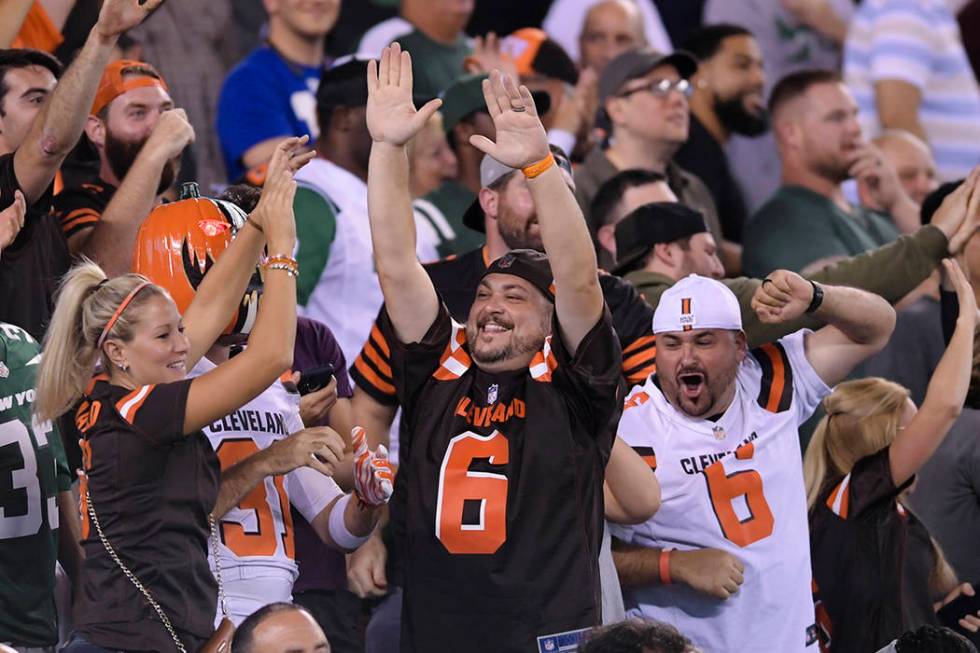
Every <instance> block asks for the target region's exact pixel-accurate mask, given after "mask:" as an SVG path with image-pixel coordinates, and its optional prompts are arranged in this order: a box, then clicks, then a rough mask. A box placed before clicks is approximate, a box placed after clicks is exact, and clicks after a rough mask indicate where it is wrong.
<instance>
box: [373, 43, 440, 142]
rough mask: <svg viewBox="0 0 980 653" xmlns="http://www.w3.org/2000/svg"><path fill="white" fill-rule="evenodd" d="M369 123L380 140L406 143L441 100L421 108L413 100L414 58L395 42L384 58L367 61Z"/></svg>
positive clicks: (387, 49)
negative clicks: (417, 108)
mask: <svg viewBox="0 0 980 653" xmlns="http://www.w3.org/2000/svg"><path fill="white" fill-rule="evenodd" d="M367 86H368V103H367V126H368V131H369V132H370V133H371V138H372V139H374V141H375V142H378V143H388V144H389V145H404V144H405V143H407V142H408V141H409V140H410V139H411V138H412V137H413V136H415V134H417V133H418V132H419V131H420V130H421V129H422V127H424V126H425V123H426V122H428V120H429V118H430V117H432V114H433V113H435V112H436V110H437V109H438V108H439V106H440V105H441V104H442V100H432V101H430V102H429V103H427V104H426V105H425V106H424V107H422V108H421V109H419V110H416V109H415V103H414V102H412V58H411V57H410V56H409V54H408V53H407V52H402V51H401V47H400V46H399V45H398V44H397V43H392V44H391V45H390V46H388V47H387V48H385V49H384V50H383V51H382V52H381V61H380V62H375V61H374V60H372V61H370V62H369V63H368V72H367Z"/></svg>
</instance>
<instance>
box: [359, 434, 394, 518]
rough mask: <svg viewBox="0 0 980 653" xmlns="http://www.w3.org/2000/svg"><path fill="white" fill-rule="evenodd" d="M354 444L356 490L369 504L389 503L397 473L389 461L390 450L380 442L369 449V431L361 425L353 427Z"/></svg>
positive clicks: (362, 500)
mask: <svg viewBox="0 0 980 653" xmlns="http://www.w3.org/2000/svg"><path fill="white" fill-rule="evenodd" d="M350 434H351V442H352V443H353V446H354V492H355V493H356V494H357V498H358V499H360V500H361V502H363V503H366V504H367V505H369V506H375V507H376V506H382V505H384V504H386V503H388V499H390V498H391V493H392V491H393V490H394V485H393V484H394V480H395V475H394V473H393V472H392V469H391V463H390V462H389V461H388V450H387V449H386V448H385V446H384V445H383V444H379V445H378V448H377V449H375V450H374V451H370V450H368V446H367V433H366V432H365V431H364V429H362V428H361V427H360V426H355V427H354V428H353V429H351V432H350Z"/></svg>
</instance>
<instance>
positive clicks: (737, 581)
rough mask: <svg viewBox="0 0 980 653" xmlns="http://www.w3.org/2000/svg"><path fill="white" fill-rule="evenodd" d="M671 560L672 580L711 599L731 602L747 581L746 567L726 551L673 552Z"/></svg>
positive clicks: (697, 550)
mask: <svg viewBox="0 0 980 653" xmlns="http://www.w3.org/2000/svg"><path fill="white" fill-rule="evenodd" d="M670 556H671V557H670V569H671V576H672V577H674V578H676V579H677V580H679V581H682V582H684V583H685V584H686V585H688V586H690V587H691V588H692V589H695V590H697V591H699V592H702V593H704V594H707V595H708V596H713V597H715V598H718V599H727V598H730V597H731V596H732V595H733V594H735V593H736V592H737V591H738V588H739V586H740V585H741V584H742V583H743V582H744V581H745V577H744V576H743V575H742V574H743V573H744V572H745V565H743V564H742V562H741V561H740V560H739V559H738V558H736V557H735V556H733V555H731V554H730V553H728V552H727V551H721V550H720V549H695V550H693V551H672V552H671V553H670Z"/></svg>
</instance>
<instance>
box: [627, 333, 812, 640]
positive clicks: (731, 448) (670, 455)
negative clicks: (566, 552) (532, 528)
mask: <svg viewBox="0 0 980 653" xmlns="http://www.w3.org/2000/svg"><path fill="white" fill-rule="evenodd" d="M806 333H808V332H806V331H799V332H797V333H794V334H792V335H790V336H788V337H786V338H783V339H781V340H779V341H778V342H777V343H773V344H769V345H766V346H764V347H761V348H760V349H757V350H754V351H753V352H751V354H750V355H748V356H746V359H745V361H744V362H743V363H742V365H741V366H740V367H739V370H738V373H737V375H736V380H735V383H736V392H735V398H734V401H733V402H732V404H731V406H729V408H728V410H727V411H725V413H724V414H723V415H722V416H721V417H720V418H719V419H718V420H717V421H712V420H705V419H697V418H691V417H689V416H687V415H686V414H684V413H683V412H681V411H679V410H676V409H675V408H674V407H673V406H671V404H670V403H669V402H668V401H667V399H666V398H665V397H664V395H663V393H662V392H661V390H660V388H659V386H658V384H657V380H656V377H655V376H654V377H651V378H649V379H647V382H646V383H645V384H644V385H643V386H641V387H637V388H634V390H633V391H632V392H631V393H630V395H629V396H628V397H627V399H626V410H625V411H624V412H623V417H622V420H621V421H620V423H619V437H620V438H622V439H623V440H624V441H626V443H627V444H629V445H630V446H632V447H633V448H634V449H635V450H636V451H637V452H638V453H639V454H640V455H641V456H643V457H644V459H645V460H646V461H647V462H648V463H649V464H650V465H651V466H652V467H655V469H656V474H657V478H658V479H659V481H660V485H661V492H662V501H663V502H662V506H661V508H660V510H659V511H658V512H657V514H656V515H654V517H653V518H652V519H650V520H649V521H647V522H645V523H643V524H639V525H637V526H630V527H622V526H614V528H613V535H614V536H615V537H618V538H619V539H621V540H624V541H627V542H630V543H632V544H637V545H641V546H648V547H653V548H675V549H679V550H690V549H703V548H713V549H722V550H725V551H727V552H729V553H730V554H732V555H733V556H735V557H736V558H738V559H739V560H741V561H742V562H743V563H744V565H745V573H744V577H745V582H744V583H743V584H742V586H741V588H740V589H739V591H738V593H737V594H735V595H734V596H732V597H731V598H729V599H728V600H726V601H723V600H720V599H715V598H712V597H709V596H707V595H704V594H700V593H698V592H695V591H694V590H692V589H691V588H690V587H688V586H686V585H683V584H675V585H669V586H660V585H655V586H647V587H644V588H640V589H634V590H628V591H627V593H626V607H627V611H628V613H629V614H630V615H632V616H643V617H649V618H652V619H656V620H659V621H665V622H667V623H670V624H673V625H675V626H676V627H677V628H678V629H679V630H680V631H681V632H682V633H684V634H685V635H687V636H688V637H690V638H691V639H692V640H693V641H694V643H695V644H697V645H698V646H700V647H702V648H703V649H704V650H705V651H711V652H712V653H714V652H719V653H720V652H724V651H741V652H744V653H755V652H768V651H773V652H775V651H779V652H780V653H794V652H797V651H804V650H815V649H816V643H815V633H814V632H813V629H812V625H813V623H814V612H813V600H812V596H811V591H810V578H811V571H810V551H809V542H810V538H809V533H808V527H807V510H806V497H805V493H804V486H803V467H802V459H801V456H800V443H799V430H798V429H799V426H800V424H802V423H803V422H804V421H806V420H807V419H808V418H809V417H810V416H811V415H812V414H813V412H814V410H815V409H816V407H817V405H818V404H819V403H820V401H821V399H823V397H825V396H826V395H827V394H829V393H830V388H828V387H827V385H826V384H825V383H824V382H823V381H822V380H821V379H820V377H819V376H817V374H816V372H815V371H814V370H813V368H812V367H811V366H810V363H809V362H808V361H807V360H806V355H805V352H804V338H805V335H806ZM811 645H812V649H811V648H808V647H809V646H811Z"/></svg>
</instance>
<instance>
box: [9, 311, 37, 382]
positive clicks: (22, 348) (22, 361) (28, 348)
mask: <svg viewBox="0 0 980 653" xmlns="http://www.w3.org/2000/svg"><path fill="white" fill-rule="evenodd" d="M0 362H2V364H3V367H2V368H0V381H2V380H3V379H4V378H6V377H7V375H9V374H10V371H11V370H15V369H19V368H21V367H26V366H28V365H37V364H39V363H40V362H41V346H40V345H39V344H38V342H37V340H35V339H34V338H33V337H32V336H31V334H29V333H28V332H27V331H25V330H24V329H22V328H20V327H19V326H16V325H13V324H9V323H7V322H0Z"/></svg>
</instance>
